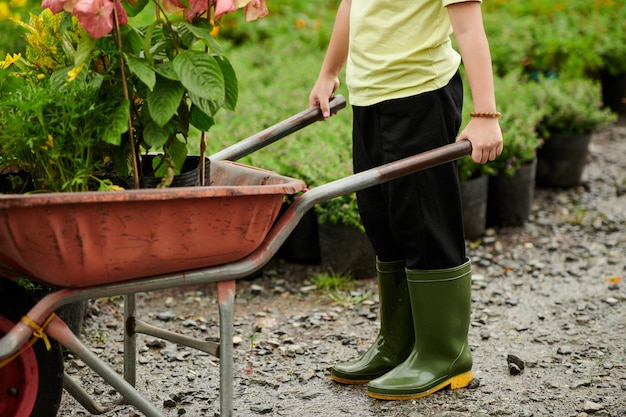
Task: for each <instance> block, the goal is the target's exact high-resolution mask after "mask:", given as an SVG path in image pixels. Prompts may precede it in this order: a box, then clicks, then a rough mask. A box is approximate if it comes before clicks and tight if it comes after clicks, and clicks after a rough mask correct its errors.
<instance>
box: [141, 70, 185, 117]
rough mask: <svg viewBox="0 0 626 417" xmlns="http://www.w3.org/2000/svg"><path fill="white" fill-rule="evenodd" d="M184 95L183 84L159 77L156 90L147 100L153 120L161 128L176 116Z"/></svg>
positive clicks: (150, 93)
mask: <svg viewBox="0 0 626 417" xmlns="http://www.w3.org/2000/svg"><path fill="white" fill-rule="evenodd" d="M184 94H185V88H184V87H183V85H182V84H181V83H179V82H177V81H172V80H168V79H167V78H163V77H157V80H156V85H155V87H154V90H152V91H151V92H149V93H148V97H147V99H146V101H147V103H148V108H149V111H150V117H152V120H153V121H154V122H155V123H156V124H157V125H159V126H161V127H163V126H165V124H166V123H167V122H168V121H170V119H171V118H172V117H173V116H174V115H175V114H176V110H177V109H178V106H179V105H180V101H181V100H182V99H183V95H184Z"/></svg>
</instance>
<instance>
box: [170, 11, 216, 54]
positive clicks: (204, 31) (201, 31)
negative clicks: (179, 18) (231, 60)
mask: <svg viewBox="0 0 626 417" xmlns="http://www.w3.org/2000/svg"><path fill="white" fill-rule="evenodd" d="M180 26H181V28H185V30H187V31H189V32H191V33H192V34H193V35H194V36H195V37H196V38H198V39H201V40H202V41H203V42H204V44H205V45H206V46H208V47H209V49H211V52H214V53H219V54H220V55H221V54H222V48H221V46H220V45H219V43H218V42H217V40H216V39H215V37H214V36H213V35H211V31H212V30H213V25H212V24H211V22H208V21H207V20H206V19H197V20H196V21H194V23H193V24H191V23H189V22H183V23H181V25H180Z"/></svg>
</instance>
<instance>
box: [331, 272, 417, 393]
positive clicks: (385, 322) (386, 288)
mask: <svg viewBox="0 0 626 417" xmlns="http://www.w3.org/2000/svg"><path fill="white" fill-rule="evenodd" d="M376 270H377V271H378V293H379V298H380V331H379V333H378V336H377V337H376V339H375V340H374V343H373V344H372V346H371V347H370V348H369V350H368V351H367V352H366V353H365V354H364V355H363V356H362V357H361V358H359V359H356V360H352V361H350V362H344V363H340V364H337V365H335V366H333V368H332V369H331V371H330V376H331V378H332V379H333V380H334V381H336V382H339V383H341V384H366V383H367V382H369V381H371V380H372V379H374V378H378V377H379V376H381V375H383V374H385V373H386V372H388V371H390V370H391V369H393V368H395V367H396V366H397V365H398V364H400V363H402V361H404V360H405V359H406V358H407V356H409V353H410V352H411V347H412V346H413V341H414V339H413V321H412V319H411V303H410V299H409V293H408V288H407V281H406V270H405V263H404V261H396V262H380V261H378V260H377V261H376Z"/></svg>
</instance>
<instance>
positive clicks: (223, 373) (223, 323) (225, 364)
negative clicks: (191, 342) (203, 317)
mask: <svg viewBox="0 0 626 417" xmlns="http://www.w3.org/2000/svg"><path fill="white" fill-rule="evenodd" d="M235 286H236V284H235V280H229V281H221V282H218V283H217V295H218V301H219V309H220V416H221V417H231V416H232V413H233V383H234V382H233V334H234V330H233V321H234V320H233V318H234V309H235Z"/></svg>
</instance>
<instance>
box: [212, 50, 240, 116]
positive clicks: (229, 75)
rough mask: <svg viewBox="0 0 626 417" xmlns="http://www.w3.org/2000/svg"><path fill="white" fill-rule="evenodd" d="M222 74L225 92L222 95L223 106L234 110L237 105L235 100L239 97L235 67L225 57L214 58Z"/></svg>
mask: <svg viewBox="0 0 626 417" xmlns="http://www.w3.org/2000/svg"><path fill="white" fill-rule="evenodd" d="M216 59H217V62H218V63H219V64H220V68H221V69H222V74H224V85H225V89H226V94H225V95H224V107H225V108H227V109H228V110H232V111H235V108H236V107H237V100H238V99H239V82H238V81H237V74H235V69H234V68H233V66H232V65H231V63H230V61H229V60H228V59H227V58H226V57H223V56H222V57H218V58H216Z"/></svg>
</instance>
